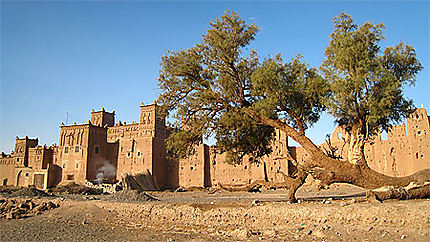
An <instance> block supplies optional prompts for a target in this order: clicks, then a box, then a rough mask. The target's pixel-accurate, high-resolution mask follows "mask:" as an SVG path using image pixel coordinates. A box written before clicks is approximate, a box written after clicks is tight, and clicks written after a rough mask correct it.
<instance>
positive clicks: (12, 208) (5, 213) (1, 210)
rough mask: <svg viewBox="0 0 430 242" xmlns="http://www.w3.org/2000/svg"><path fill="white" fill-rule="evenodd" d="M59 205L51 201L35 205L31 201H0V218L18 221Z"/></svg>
mask: <svg viewBox="0 0 430 242" xmlns="http://www.w3.org/2000/svg"><path fill="white" fill-rule="evenodd" d="M59 206H60V205H59V204H55V203H53V202H51V201H49V202H42V203H40V204H36V203H34V202H33V200H31V199H28V200H22V201H20V200H14V199H0V218H4V219H19V218H24V217H29V216H32V215H38V214H41V213H42V212H44V211H47V210H51V209H54V208H58V207H59Z"/></svg>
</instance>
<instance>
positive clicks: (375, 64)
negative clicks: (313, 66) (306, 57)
mask: <svg viewBox="0 0 430 242" xmlns="http://www.w3.org/2000/svg"><path fill="white" fill-rule="evenodd" d="M333 22H334V32H333V33H332V34H331V41H330V44H329V46H328V47H327V49H326V51H325V55H326V59H325V61H324V64H323V66H322V70H323V72H324V75H325V77H326V79H327V80H328V81H329V83H330V89H331V92H332V95H331V96H330V98H329V100H328V102H327V103H326V104H327V108H328V111H329V113H330V114H331V115H332V116H333V117H335V118H336V122H337V123H338V124H339V125H342V126H344V127H345V128H347V129H349V130H351V129H352V128H353V127H354V126H355V128H357V129H360V132H362V133H363V134H364V135H366V137H365V138H368V136H369V135H372V134H374V133H375V132H376V131H379V128H380V127H382V128H383V129H385V130H388V128H389V127H390V125H392V124H394V123H396V122H399V121H401V120H402V119H403V118H404V117H405V116H406V115H407V114H408V111H410V110H411V108H413V105H412V100H409V99H407V98H405V97H404V96H403V89H402V88H403V86H404V85H405V84H410V85H413V84H414V82H415V77H416V74H417V73H418V72H419V71H420V70H421V69H422V66H421V63H420V62H419V61H418V59H417V57H416V54H415V50H414V48H413V47H412V46H410V45H407V44H404V43H400V44H398V45H396V46H394V47H388V48H386V49H385V50H384V52H383V53H381V46H380V41H381V40H383V39H384V37H383V35H382V31H383V29H384V25H383V24H376V25H375V24H372V23H365V24H363V25H361V26H358V25H356V24H355V23H354V22H353V20H352V18H351V17H350V16H349V15H346V14H344V13H342V14H340V15H339V16H338V17H336V18H334V21H333Z"/></svg>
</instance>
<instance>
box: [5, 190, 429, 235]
mask: <svg viewBox="0 0 430 242" xmlns="http://www.w3.org/2000/svg"><path fill="white" fill-rule="evenodd" d="M331 192H332V193H335V195H342V194H343V195H347V193H351V192H356V191H351V190H348V191H347V192H343V191H342V190H341V189H340V190H339V189H338V190H337V191H336V189H334V190H331ZM306 194H308V195H309V196H308V197H312V196H315V195H319V196H324V194H315V193H312V191H308V192H307V191H306V190H304V191H301V195H300V196H301V197H302V198H305V197H306ZM153 195H154V196H156V197H158V198H160V201H134V202H130V201H129V202H127V201H112V200H109V199H105V198H104V197H103V196H90V197H86V196H82V197H81V198H76V197H70V198H68V197H66V199H65V200H61V199H60V198H58V197H57V198H40V199H35V200H36V201H39V200H40V201H45V200H51V201H54V202H55V203H59V204H60V207H59V208H56V209H52V210H49V211H46V212H44V213H42V214H41V215H36V216H32V217H29V218H24V219H17V220H16V219H13V220H5V219H1V220H0V228H1V229H0V240H1V241H10V240H13V241H16V240H26V241H28V240H44V241H46V240H72V241H82V240H85V241H87V240H90V241H95V240H140V241H147V240H157V241H160V240H164V241H166V240H306V241H309V240H318V241H322V240H325V241H339V240H349V241H351V240H357V241H362V240H369V241H393V240H394V241H397V240H408V241H429V240H430V235H429V233H430V200H411V201H388V202H384V203H368V202H364V201H360V200H361V199H359V198H357V199H345V200H329V199H325V200H317V201H302V202H301V203H300V204H289V203H287V202H285V200H283V197H282V192H280V191H274V192H264V193H257V194H252V193H245V192H244V193H228V192H216V193H214V194H208V193H207V192H202V191H200V192H184V193H172V192H158V193H153ZM332 195H333V194H332ZM300 196H299V197H300ZM92 199H100V200H92ZM302 200H303V199H302Z"/></svg>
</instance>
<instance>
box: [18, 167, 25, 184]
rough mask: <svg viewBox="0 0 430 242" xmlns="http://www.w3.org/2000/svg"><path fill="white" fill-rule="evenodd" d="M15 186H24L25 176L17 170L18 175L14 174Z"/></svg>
mask: <svg viewBox="0 0 430 242" xmlns="http://www.w3.org/2000/svg"><path fill="white" fill-rule="evenodd" d="M16 186H17V187H23V186H25V176H24V174H23V172H22V170H21V171H19V172H18V175H17V176H16Z"/></svg>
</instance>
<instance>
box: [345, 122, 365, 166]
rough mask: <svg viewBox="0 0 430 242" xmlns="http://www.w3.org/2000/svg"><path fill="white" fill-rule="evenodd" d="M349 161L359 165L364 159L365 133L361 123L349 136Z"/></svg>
mask: <svg viewBox="0 0 430 242" xmlns="http://www.w3.org/2000/svg"><path fill="white" fill-rule="evenodd" d="M348 141H349V142H348V143H349V146H348V162H349V163H351V164H353V165H359V162H360V161H363V160H364V141H365V140H364V134H363V132H362V127H361V125H359V124H358V125H355V126H354V127H353V128H352V130H351V132H350V134H349V137H348Z"/></svg>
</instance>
